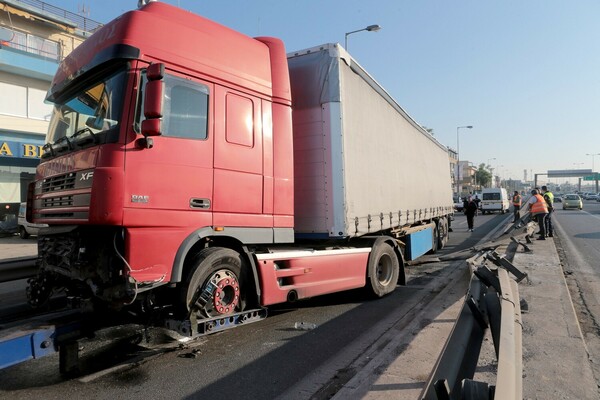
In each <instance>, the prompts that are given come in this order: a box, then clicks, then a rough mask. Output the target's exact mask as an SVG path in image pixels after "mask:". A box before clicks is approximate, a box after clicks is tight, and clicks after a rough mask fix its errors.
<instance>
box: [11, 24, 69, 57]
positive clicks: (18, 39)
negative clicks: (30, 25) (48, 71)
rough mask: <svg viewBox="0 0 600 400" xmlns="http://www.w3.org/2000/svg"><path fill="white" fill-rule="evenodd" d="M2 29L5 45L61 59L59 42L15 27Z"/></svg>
mask: <svg viewBox="0 0 600 400" xmlns="http://www.w3.org/2000/svg"><path fill="white" fill-rule="evenodd" d="M0 29H1V30H2V32H1V33H2V37H3V38H6V39H5V40H2V45H3V46H8V47H12V48H13V49H17V50H21V51H26V52H28V53H32V54H37V55H39V56H42V57H46V58H50V59H53V60H57V61H58V60H59V59H60V58H59V56H60V53H59V49H60V47H59V44H58V42H55V41H53V40H49V39H45V38H43V37H40V36H36V35H31V34H29V33H25V32H19V31H16V30H14V29H7V28H0Z"/></svg>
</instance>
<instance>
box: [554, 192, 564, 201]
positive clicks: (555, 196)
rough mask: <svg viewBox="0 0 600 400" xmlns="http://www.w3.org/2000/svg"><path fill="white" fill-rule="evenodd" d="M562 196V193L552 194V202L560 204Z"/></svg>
mask: <svg viewBox="0 0 600 400" xmlns="http://www.w3.org/2000/svg"><path fill="white" fill-rule="evenodd" d="M563 196H564V195H563V194H562V193H554V202H555V203H562V197H563Z"/></svg>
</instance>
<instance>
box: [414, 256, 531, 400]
mask: <svg viewBox="0 0 600 400" xmlns="http://www.w3.org/2000/svg"><path fill="white" fill-rule="evenodd" d="M467 262H468V263H469V265H470V266H471V268H472V269H473V275H472V277H471V283H470V285H469V291H468V292H467V296H466V298H465V302H464V305H463V307H462V309H461V312H460V315H459V317H458V319H457V321H456V323H455V325H454V327H453V329H452V333H451V334H450V336H449V338H448V340H447V341H446V344H445V346H444V349H443V351H442V353H441V355H440V357H439V358H438V360H437V362H436V365H435V367H434V369H433V371H432V373H431V375H430V378H429V380H428V383H427V386H426V387H425V389H424V390H423V392H422V394H421V398H422V399H425V400H445V399H448V400H449V399H461V400H462V399H465V400H469V399H477V400H482V399H494V398H497V399H520V398H521V397H522V392H523V389H522V387H523V385H522V371H523V364H522V336H521V335H522V323H521V306H520V302H519V290H518V282H520V281H522V280H523V279H525V278H527V274H525V273H523V272H521V271H519V270H518V269H517V268H516V267H515V266H514V265H512V263H510V261H508V260H507V259H505V258H504V257H502V256H500V255H498V254H497V253H496V252H495V250H488V251H484V252H481V253H479V254H477V255H476V256H474V257H472V258H470V259H468V260H467ZM490 263H491V264H493V265H492V266H488V264H490ZM509 273H510V274H513V275H514V276H515V279H512V278H510V276H509ZM487 329H490V333H491V336H492V339H493V342H494V350H495V353H496V357H497V360H498V373H497V379H496V382H495V384H490V383H487V382H479V381H475V380H473V376H474V374H475V371H476V368H477V362H478V359H479V353H480V351H481V345H482V343H483V340H484V337H485V335H486V331H487Z"/></svg>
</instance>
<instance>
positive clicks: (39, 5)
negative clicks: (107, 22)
mask: <svg viewBox="0 0 600 400" xmlns="http://www.w3.org/2000/svg"><path fill="white" fill-rule="evenodd" d="M11 3H14V4H15V5H18V4H19V3H21V4H23V5H27V6H29V8H32V7H33V8H36V9H38V10H40V11H43V12H45V13H47V14H50V15H53V16H55V17H59V18H62V19H66V20H67V21H70V22H72V23H74V24H75V25H77V27H78V28H79V29H81V30H83V31H85V32H93V31H95V30H96V29H98V28H99V27H101V26H102V23H100V22H97V21H94V20H91V19H89V18H86V17H83V16H81V15H79V14H75V13H72V12H70V11H67V10H64V9H62V8H59V7H56V6H53V5H51V4H48V3H44V2H43V1H39V0H12V1H11Z"/></svg>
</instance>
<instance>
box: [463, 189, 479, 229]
mask: <svg viewBox="0 0 600 400" xmlns="http://www.w3.org/2000/svg"><path fill="white" fill-rule="evenodd" d="M475 214H477V203H475V202H474V201H473V198H472V197H471V196H469V198H468V200H467V205H466V206H465V215H466V216H467V225H468V227H469V232H473V222H474V220H475Z"/></svg>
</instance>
